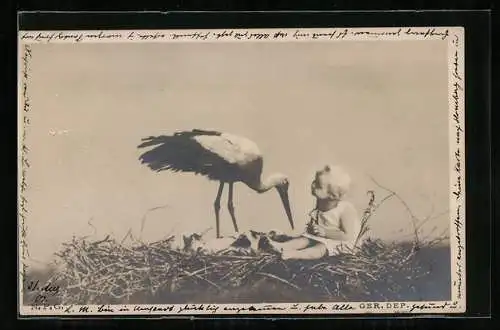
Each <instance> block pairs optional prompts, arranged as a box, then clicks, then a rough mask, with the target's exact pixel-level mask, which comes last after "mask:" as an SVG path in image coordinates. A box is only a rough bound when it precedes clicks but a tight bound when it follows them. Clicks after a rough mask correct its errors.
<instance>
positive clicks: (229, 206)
mask: <svg viewBox="0 0 500 330" xmlns="http://www.w3.org/2000/svg"><path fill="white" fill-rule="evenodd" d="M227 209H228V210H229V214H230V215H231V219H232V220H233V226H234V231H236V232H238V225H237V224H236V217H235V215H234V204H233V182H230V183H229V194H228V198H227Z"/></svg>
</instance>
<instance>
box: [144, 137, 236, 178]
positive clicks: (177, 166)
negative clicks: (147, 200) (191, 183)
mask: <svg viewBox="0 0 500 330" xmlns="http://www.w3.org/2000/svg"><path fill="white" fill-rule="evenodd" d="M220 134H221V133H219V132H216V131H204V130H198V129H195V130H192V131H183V132H177V133H175V134H174V135H171V136H168V135H161V136H150V137H147V138H144V139H142V141H143V142H142V143H141V144H140V145H139V146H138V148H146V147H151V146H154V148H153V149H151V150H149V151H146V152H144V153H143V154H141V155H140V157H139V160H140V161H141V163H142V164H146V165H147V166H148V167H149V168H150V169H151V170H153V171H156V172H160V171H165V170H170V171H172V172H190V173H196V174H201V175H205V176H207V177H208V178H210V179H212V180H221V181H233V180H235V179H237V177H236V176H237V173H235V171H237V169H236V168H235V167H234V165H232V164H229V163H228V162H227V161H225V160H224V159H222V158H221V157H220V156H218V155H217V154H215V153H213V152H211V151H209V150H207V149H205V148H204V147H203V146H202V145H200V144H199V143H198V142H197V141H196V140H195V139H193V137H194V136H198V135H220Z"/></svg>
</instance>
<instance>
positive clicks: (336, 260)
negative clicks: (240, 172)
mask: <svg viewBox="0 0 500 330" xmlns="http://www.w3.org/2000/svg"><path fill="white" fill-rule="evenodd" d="M170 243H171V242H170V240H169V239H167V240H162V241H159V242H154V243H151V244H142V243H138V244H137V245H135V246H130V247H127V246H124V245H123V244H121V243H120V242H117V241H116V240H114V239H110V238H109V237H107V238H106V239H105V240H101V241H94V242H91V241H88V239H86V238H73V240H72V241H71V242H69V243H65V244H64V247H63V250H62V251H61V252H60V253H58V256H59V261H58V267H57V271H55V273H54V275H53V277H52V279H51V280H50V281H51V282H57V283H60V286H61V288H62V290H63V291H62V295H61V296H60V297H61V298H60V299H61V301H60V303H63V304H105V303H107V304H111V303H141V302H142V303H146V302H148V303H153V302H154V303H175V302H215V301H214V297H220V298H222V299H226V301H225V302H238V301H248V300H251V299H252V297H253V299H259V297H260V299H262V297H263V296H262V295H263V294H264V295H266V294H267V295H268V296H269V297H266V299H267V301H270V300H276V301H287V300H290V299H292V300H291V301H292V302H293V301H297V299H300V300H301V301H304V300H310V301H314V300H315V301H319V300H323V301H366V299H369V300H371V301H373V300H374V299H375V300H397V299H403V297H405V296H408V294H409V290H410V291H411V290H415V288H414V287H413V289H412V285H413V284H414V283H416V282H415V281H416V280H417V279H418V278H422V277H425V276H427V275H428V274H429V271H428V270H426V269H425V267H423V266H422V265H419V264H418V258H415V256H416V254H417V253H418V251H417V250H416V249H415V246H414V245H412V244H408V243H384V242H382V241H381V240H371V239H367V240H365V241H364V242H363V243H362V244H361V245H360V246H359V247H358V248H356V250H355V251H352V252H351V253H344V254H341V255H338V256H334V257H326V258H323V259H321V260H315V261H294V260H287V261H284V260H281V259H280V258H279V256H277V255H275V254H270V253H261V254H260V255H254V256H252V255H238V254H236V253H235V252H233V253H232V254H219V255H206V254H201V253H183V252H180V251H177V250H175V249H173V248H172V247H171V244H170ZM61 284H62V285H61ZM381 288H383V289H381ZM293 299H295V300H293Z"/></svg>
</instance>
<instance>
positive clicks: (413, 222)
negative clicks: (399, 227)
mask: <svg viewBox="0 0 500 330" xmlns="http://www.w3.org/2000/svg"><path fill="white" fill-rule="evenodd" d="M370 179H371V180H372V181H373V182H374V183H375V184H376V185H377V186H379V187H380V188H382V189H384V190H385V191H388V192H390V193H391V194H393V195H394V196H395V197H396V198H397V199H398V200H399V201H400V202H401V203H402V204H403V206H404V207H405V208H406V211H407V212H408V214H410V217H411V223H412V226H413V233H414V236H415V245H416V247H417V248H418V247H419V246H420V239H419V237H418V229H417V224H418V222H419V219H418V218H417V217H416V216H415V215H414V214H413V212H412V210H411V209H410V207H409V206H408V204H407V203H406V201H405V200H404V199H403V198H401V196H399V195H398V194H397V193H396V192H395V191H393V190H391V189H389V188H387V187H384V186H382V185H381V184H380V183H378V182H377V181H376V180H375V179H374V178H373V177H371V176H370Z"/></svg>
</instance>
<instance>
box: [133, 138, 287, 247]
mask: <svg viewBox="0 0 500 330" xmlns="http://www.w3.org/2000/svg"><path fill="white" fill-rule="evenodd" d="M151 146H154V148H153V149H150V150H149V151H146V152H144V153H143V154H141V155H140V157H139V160H140V161H141V163H142V164H146V165H147V166H148V167H149V168H150V169H151V170H153V171H156V172H160V171H164V170H170V171H172V172H187V173H194V174H196V175H203V176H205V177H206V178H208V179H209V180H211V181H219V188H218V190H217V195H216V197H215V201H214V211H215V225H216V233H217V238H220V224H219V221H220V213H219V212H220V200H221V196H222V192H223V189H224V185H225V184H227V185H228V189H229V190H228V203H227V209H228V211H229V214H230V215H231V219H232V221H233V226H234V230H235V231H236V232H238V225H237V223H236V217H235V212H234V211H235V209H234V204H233V185H234V183H236V182H242V183H244V184H245V185H246V186H248V187H249V188H250V189H252V190H254V191H255V192H257V193H259V194H261V193H264V192H266V191H269V190H271V189H272V188H275V189H276V190H277V192H278V194H279V196H280V198H281V201H282V203H283V207H284V209H285V213H286V216H287V218H288V221H289V222H290V225H291V227H292V229H294V224H293V217H292V212H291V210H290V201H289V197H288V186H289V180H288V178H287V176H286V175H284V174H281V173H275V174H272V175H269V176H267V177H265V178H264V177H263V176H262V170H263V157H262V154H261V152H260V150H259V148H258V147H257V145H256V144H255V143H254V142H253V141H250V140H249V139H247V138H244V137H241V136H237V135H233V134H229V133H222V132H217V131H208V130H201V129H193V130H191V131H180V132H176V133H174V134H173V135H161V136H150V137H147V138H144V139H142V143H141V144H140V145H139V146H138V148H146V147H151Z"/></svg>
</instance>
